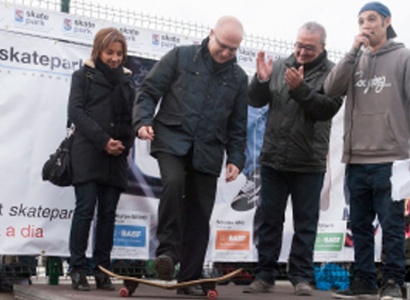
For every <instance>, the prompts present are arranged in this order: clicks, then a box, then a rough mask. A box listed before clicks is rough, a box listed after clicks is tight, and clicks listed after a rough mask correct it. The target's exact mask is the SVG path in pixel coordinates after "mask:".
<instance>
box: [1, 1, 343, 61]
mask: <svg viewBox="0 0 410 300" xmlns="http://www.w3.org/2000/svg"><path fill="white" fill-rule="evenodd" d="M0 2H9V3H14V4H20V5H26V6H32V7H36V8H42V9H47V10H51V11H61V9H62V5H63V1H60V0H0ZM67 2H68V0H66V1H65V2H64V4H65V5H67V4H68V3H67ZM94 2H96V1H94ZM69 12H70V14H74V15H79V16H85V17H91V18H96V19H101V20H106V21H112V22H115V23H120V24H127V25H132V26H136V27H141V28H145V29H153V30H161V31H167V32H170V33H174V34H182V35H185V36H187V37H196V38H201V37H205V36H207V35H208V34H209V31H210V26H209V25H207V24H198V23H191V22H186V21H183V20H177V19H172V18H169V17H168V18H167V17H164V16H152V15H149V14H146V13H144V12H137V11H135V10H130V9H126V8H121V7H118V8H117V7H111V6H108V5H102V4H99V3H98V2H97V3H92V2H91V1H88V0H70V1H69ZM242 44H243V46H245V47H249V48H253V49H257V50H258V49H263V50H265V51H270V52H274V53H278V54H280V55H282V54H283V55H288V54H290V53H292V52H293V49H294V47H293V42H291V41H287V40H281V39H276V38H274V37H266V36H259V35H253V34H251V33H250V34H247V35H246V36H245V37H244V40H243V43H242ZM327 51H328V57H329V58H330V59H331V60H333V61H335V62H336V61H338V60H339V59H340V58H341V57H342V56H343V55H344V53H343V52H342V51H338V50H332V49H330V50H329V49H328V50H327Z"/></svg>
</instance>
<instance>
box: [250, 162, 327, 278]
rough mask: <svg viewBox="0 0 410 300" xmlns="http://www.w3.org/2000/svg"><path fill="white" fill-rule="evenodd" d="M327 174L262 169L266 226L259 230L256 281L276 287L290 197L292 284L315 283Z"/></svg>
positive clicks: (262, 194)
mask: <svg viewBox="0 0 410 300" xmlns="http://www.w3.org/2000/svg"><path fill="white" fill-rule="evenodd" d="M323 179H324V173H296V172H283V171H277V170H274V169H272V168H269V167H266V166H262V167H261V205H260V207H258V209H260V213H261V217H262V224H261V226H260V229H259V243H258V270H257V274H256V278H259V279H262V280H264V281H266V282H268V283H274V281H275V277H276V276H277V275H278V271H279V266H278V259H279V255H280V252H281V248H282V234H283V225H284V222H285V210H286V205H287V203H288V198H289V195H290V196H291V200H292V212H293V228H294V234H293V238H292V246H291V249H290V254H289V271H288V277H289V280H290V281H291V282H292V284H294V285H295V284H297V283H298V282H313V280H314V266H313V249H314V244H315V239H316V231H317V224H318V221H319V208H320V192H321V190H322V187H323Z"/></svg>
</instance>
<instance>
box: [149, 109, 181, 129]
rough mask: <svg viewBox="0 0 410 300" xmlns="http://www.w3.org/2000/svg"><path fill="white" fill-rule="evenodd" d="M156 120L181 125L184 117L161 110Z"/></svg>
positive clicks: (169, 124)
mask: <svg viewBox="0 0 410 300" xmlns="http://www.w3.org/2000/svg"><path fill="white" fill-rule="evenodd" d="M155 120H156V121H158V122H160V123H162V124H164V125H167V126H179V125H181V124H182V117H181V116H176V115H172V114H168V113H163V112H160V113H158V115H156V117H155Z"/></svg>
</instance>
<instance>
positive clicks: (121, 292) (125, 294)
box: [118, 288, 130, 297]
mask: <svg viewBox="0 0 410 300" xmlns="http://www.w3.org/2000/svg"><path fill="white" fill-rule="evenodd" d="M118 294H119V295H120V297H128V296H129V295H130V293H129V292H128V289H127V288H120V290H119V291H118Z"/></svg>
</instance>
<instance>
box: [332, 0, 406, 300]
mask: <svg viewBox="0 0 410 300" xmlns="http://www.w3.org/2000/svg"><path fill="white" fill-rule="evenodd" d="M358 24H359V31H360V33H359V34H358V35H357V36H356V37H355V39H354V43H353V47H352V48H351V50H350V51H349V52H348V53H347V54H346V56H345V57H344V58H343V59H342V60H341V61H340V62H339V63H338V64H337V65H336V67H335V68H334V69H333V70H332V71H331V73H330V74H329V76H328V77H327V79H326V81H325V85H324V88H325V92H326V93H327V94H328V95H329V96H341V95H346V96H347V97H346V106H345V116H344V118H345V120H344V121H345V125H344V130H345V134H344V149H343V158H342V161H343V162H344V163H346V179H347V186H348V189H349V194H350V224H351V230H352V233H353V243H354V250H355V254H354V259H355V266H354V280H353V281H352V283H351V286H350V288H349V289H348V290H345V291H341V292H338V293H336V294H334V296H335V297H336V298H339V299H344V298H350V299H352V298H353V299H354V298H373V297H374V298H377V297H378V296H379V297H380V299H382V300H387V299H402V294H401V286H402V285H403V282H404V275H405V261H406V257H405V246H404V245H405V240H404V203H403V200H399V201H396V199H392V197H391V182H390V177H391V174H392V164H393V162H394V161H396V160H402V159H407V158H409V150H410V149H409V139H410V114H409V113H410V84H409V83H410V50H409V49H406V48H405V46H404V45H403V44H401V43H397V42H395V41H393V40H392V39H393V38H394V37H396V33H395V32H394V30H393V28H392V25H391V14H390V11H389V9H388V8H387V7H386V6H385V5H383V4H382V3H379V2H370V3H367V4H366V5H364V6H363V8H362V9H361V10H360V12H359V15H358ZM376 216H377V218H378V219H379V222H380V224H381V226H382V232H383V247H384V254H385V261H384V267H383V275H382V279H381V289H380V290H378V288H377V278H376V277H377V275H376V268H375V264H374V230H373V221H374V219H375V217H376Z"/></svg>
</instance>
